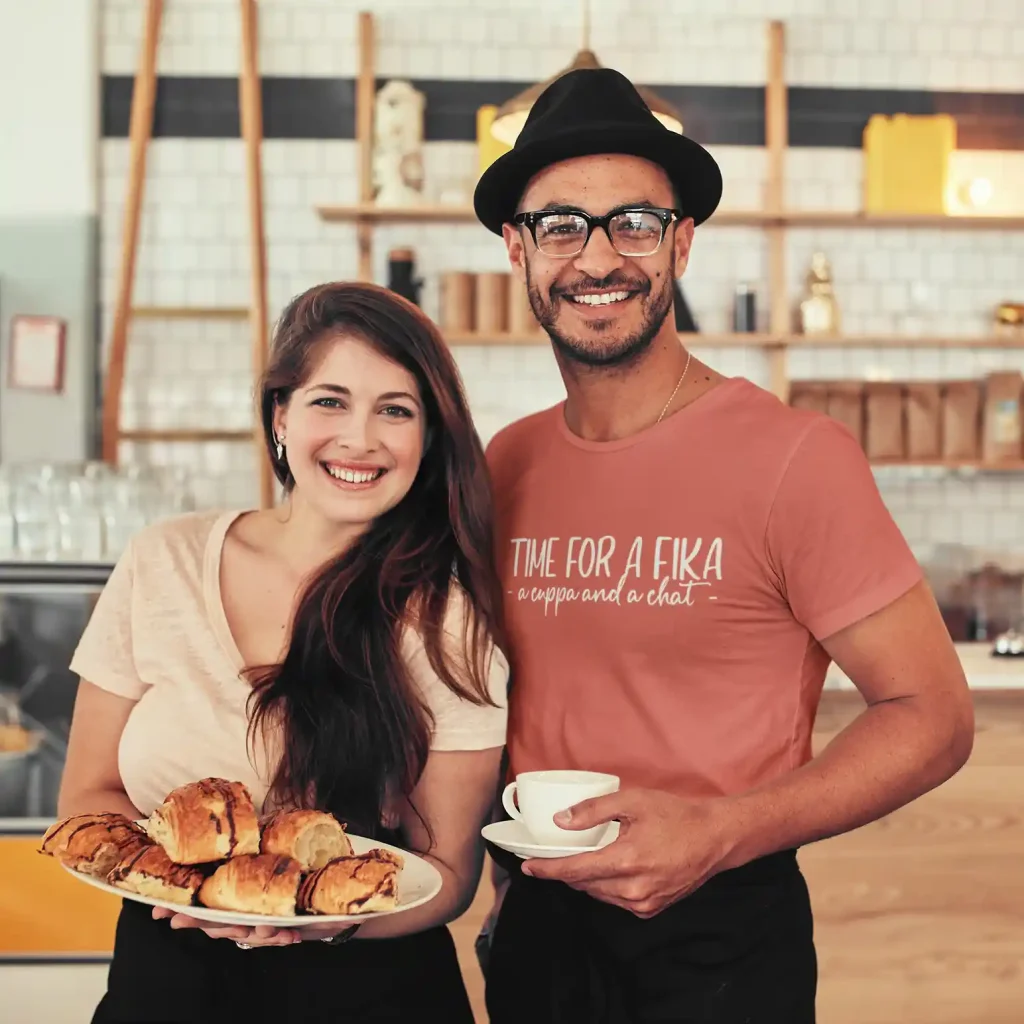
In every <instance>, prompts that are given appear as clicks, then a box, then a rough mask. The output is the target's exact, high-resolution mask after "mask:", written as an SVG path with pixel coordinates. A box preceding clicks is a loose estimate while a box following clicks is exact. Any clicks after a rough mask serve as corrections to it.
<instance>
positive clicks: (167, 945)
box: [92, 900, 473, 1024]
mask: <svg viewBox="0 0 1024 1024" xmlns="http://www.w3.org/2000/svg"><path fill="white" fill-rule="evenodd" d="M428 1011H429V1012H428ZM425 1014H426V1015H427V1017H428V1018H429V1019H430V1020H432V1021H433V1020H436V1021H438V1022H439V1024H440V1022H441V1021H443V1022H445V1024H473V1012H472V1010H471V1008H470V1004H469V997H468V996H467V994H466V989H465V985H464V984H463V980H462V974H461V972H460V970H459V963H458V960H457V958H456V954H455V945H454V943H453V942H452V938H451V935H450V933H449V932H448V929H447V928H434V929H431V930H430V931H425V932H420V933H419V934H416V935H409V936H406V937H403V938H398V939H353V940H351V941H349V942H346V943H344V944H342V945H339V946H329V945H327V944H326V943H323V942H317V941H310V942H302V943H296V944H295V945H293V946H280V947H273V946H271V947H265V948H262V949H261V948H259V947H255V948H253V949H239V948H238V947H237V946H236V945H235V944H234V942H232V941H231V940H229V939H211V938H209V936H207V935H205V934H204V933H203V932H201V931H199V930H198V929H183V930H176V931H172V930H171V928H170V926H169V925H168V923H167V921H154V920H153V918H152V916H151V910H150V908H149V907H147V906H144V905H142V904H139V903H134V902H131V901H127V900H126V901H124V904H123V907H122V910H121V916H120V918H119V920H118V925H117V933H116V937H115V941H114V955H113V959H112V961H111V964H110V974H109V979H108V982H107V991H106V994H105V995H104V996H103V998H102V1000H101V1001H100V1004H99V1006H98V1007H97V1008H96V1013H95V1015H94V1016H93V1018H92V1021H93V1024H233V1022H235V1021H238V1022H245V1024H263V1022H266V1024H328V1022H329V1024H385V1022H386V1024H402V1022H405V1021H409V1022H412V1024H416V1022H418V1021H422V1020H424V1019H426V1018H425Z"/></svg>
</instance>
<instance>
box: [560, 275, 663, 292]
mask: <svg viewBox="0 0 1024 1024" xmlns="http://www.w3.org/2000/svg"><path fill="white" fill-rule="evenodd" d="M650 288H651V282H650V281H649V280H647V279H646V278H635V277H626V276H625V275H622V274H609V275H608V276H607V277H602V278H595V277H582V278H579V279H578V280H576V281H573V282H571V283H570V284H557V285H552V287H551V294H552V295H582V294H585V293H586V292H592V291H605V290H608V291H610V290H613V289H617V290H618V291H624V292H647V291H650Z"/></svg>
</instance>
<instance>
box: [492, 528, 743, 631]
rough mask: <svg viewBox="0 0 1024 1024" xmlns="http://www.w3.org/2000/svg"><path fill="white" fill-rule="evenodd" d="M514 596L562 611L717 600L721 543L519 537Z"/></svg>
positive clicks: (510, 585)
mask: <svg viewBox="0 0 1024 1024" xmlns="http://www.w3.org/2000/svg"><path fill="white" fill-rule="evenodd" d="M510 545H511V568H512V576H511V579H510V580H509V579H506V587H507V588H509V589H508V593H509V594H510V595H511V596H512V598H513V599H515V600H517V601H525V602H530V603H533V604H542V605H543V606H544V614H545V615H546V614H548V613H549V612H550V613H553V614H555V615H557V614H558V610H559V608H560V607H561V606H562V605H563V604H566V603H579V602H583V603H601V604H617V605H648V606H652V607H663V606H686V605H693V604H696V603H697V601H698V600H708V601H714V600H716V599H717V598H716V595H715V594H714V593H713V590H714V587H713V584H714V583H716V582H720V581H721V579H722V549H723V544H722V538H721V537H714V538H712V539H710V540H705V538H703V537H694V538H690V537H668V536H655V537H646V538H645V537H644V536H637V537H634V538H633V539H632V541H631V542H629V544H628V545H624V544H620V543H619V542H618V541H617V540H616V538H615V537H614V536H612V535H611V534H605V535H603V536H600V537H586V536H578V537H564V538H563V537H544V538H540V537H513V538H512V540H511V541H510Z"/></svg>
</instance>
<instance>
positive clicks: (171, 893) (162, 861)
mask: <svg viewBox="0 0 1024 1024" xmlns="http://www.w3.org/2000/svg"><path fill="white" fill-rule="evenodd" d="M205 880H206V875H204V874H203V872H202V871H200V870H199V869H198V868H194V867H191V866H189V865H187V864H175V863H174V861H172V860H171V858H170V857H168V856H167V851H166V850H164V848H163V847H162V846H158V845H157V844H156V843H150V844H149V845H148V846H145V847H143V848H142V849H137V850H135V851H134V852H132V853H130V854H128V855H127V856H125V857H123V858H122V859H121V861H120V862H119V863H118V864H117V865H115V867H114V868H113V870H112V871H111V872H110V874H109V875H108V876H107V881H108V882H109V883H110V884H111V885H113V886H116V887H117V888H119V889H127V890H128V892H134V893H137V894H138V895H139V896H148V897H150V898H151V899H157V900H166V901H167V902H168V903H182V904H186V905H188V904H191V903H194V902H195V897H196V893H197V892H198V891H199V887H200V886H201V885H202V884H203V882H204V881H205Z"/></svg>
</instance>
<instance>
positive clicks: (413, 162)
mask: <svg viewBox="0 0 1024 1024" xmlns="http://www.w3.org/2000/svg"><path fill="white" fill-rule="evenodd" d="M425 102H426V98H425V97H424V95H423V93H421V92H419V91H418V90H416V89H415V88H414V87H413V86H412V85H411V84H410V83H409V82H403V81H390V82H387V83H386V84H385V85H383V86H382V87H381V89H380V91H379V92H378V93H377V99H376V105H375V110H374V150H373V188H374V201H375V202H376V203H377V205H378V206H409V205H415V204H418V203H420V202H422V200H423V111H424V105H425Z"/></svg>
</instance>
